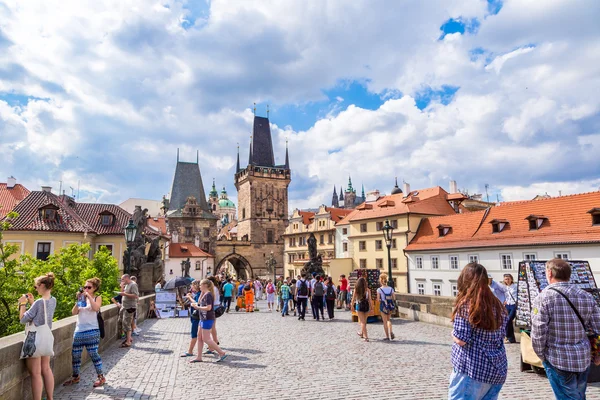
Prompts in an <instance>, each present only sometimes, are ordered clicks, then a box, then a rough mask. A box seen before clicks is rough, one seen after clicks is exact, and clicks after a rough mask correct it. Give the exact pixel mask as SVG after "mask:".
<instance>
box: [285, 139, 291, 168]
mask: <svg viewBox="0 0 600 400" xmlns="http://www.w3.org/2000/svg"><path fill="white" fill-rule="evenodd" d="M285 169H290V156H289V154H288V141H287V140H286V141H285Z"/></svg>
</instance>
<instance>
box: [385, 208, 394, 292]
mask: <svg viewBox="0 0 600 400" xmlns="http://www.w3.org/2000/svg"><path fill="white" fill-rule="evenodd" d="M381 230H382V231H383V238H384V239H385V245H386V246H387V249H388V286H389V287H391V288H393V289H394V290H396V288H395V287H394V280H393V279H392V255H391V248H392V234H393V232H394V227H393V226H391V225H390V221H389V220H388V219H386V220H385V225H384V226H383V228H381Z"/></svg>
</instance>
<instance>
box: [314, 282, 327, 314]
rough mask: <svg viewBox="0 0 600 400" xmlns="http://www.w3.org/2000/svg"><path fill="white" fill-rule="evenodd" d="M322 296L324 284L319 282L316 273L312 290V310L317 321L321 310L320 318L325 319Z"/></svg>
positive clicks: (323, 294)
mask: <svg viewBox="0 0 600 400" xmlns="http://www.w3.org/2000/svg"><path fill="white" fill-rule="evenodd" d="M323 296H325V285H323V282H321V276H320V275H317V276H316V277H315V283H314V286H313V292H312V304H313V311H314V313H315V317H316V319H317V321H318V320H319V311H320V312H321V319H322V320H323V321H325V315H323Z"/></svg>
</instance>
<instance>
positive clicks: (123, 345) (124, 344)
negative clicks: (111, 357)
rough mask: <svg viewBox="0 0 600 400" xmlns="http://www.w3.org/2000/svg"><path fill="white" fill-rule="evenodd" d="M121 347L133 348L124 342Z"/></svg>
mask: <svg viewBox="0 0 600 400" xmlns="http://www.w3.org/2000/svg"><path fill="white" fill-rule="evenodd" d="M119 347H131V345H130V344H127V343H125V342H123V343H121V345H120V346H119Z"/></svg>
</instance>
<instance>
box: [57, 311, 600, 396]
mask: <svg viewBox="0 0 600 400" xmlns="http://www.w3.org/2000/svg"><path fill="white" fill-rule="evenodd" d="M265 309H266V305H264V306H263V308H261V311H260V312H256V313H252V314H246V313H235V312H232V313H230V314H225V315H224V316H223V317H221V318H219V320H218V332H219V340H220V342H221V344H222V348H223V349H224V350H225V351H226V352H227V353H228V354H229V355H230V356H229V358H228V359H227V360H226V361H225V362H224V363H219V364H216V363H214V361H215V358H214V357H212V356H204V361H205V362H203V363H200V364H189V363H188V361H189V358H187V359H186V358H180V357H179V355H180V353H182V352H183V351H186V350H187V347H188V344H189V340H190V336H189V328H190V322H189V319H187V318H180V319H168V320H167V319H164V320H148V321H145V322H144V323H143V324H142V325H141V328H142V330H143V333H142V335H141V336H140V337H139V338H138V340H136V341H135V342H134V345H133V347H132V348H130V349H121V348H118V347H117V346H114V347H112V348H110V349H109V350H107V351H106V352H104V353H103V354H102V359H103V362H104V367H105V370H106V378H107V383H106V385H105V386H104V387H103V388H96V389H94V388H92V383H93V381H94V380H95V378H96V377H95V371H94V369H93V367H91V365H90V364H87V365H86V366H85V368H84V370H83V372H82V380H81V383H80V384H79V385H77V386H74V387H68V388H65V387H61V386H60V383H59V382H57V391H56V393H55V398H56V399H59V400H60V399H73V400H81V399H89V400H92V399H93V400H100V399H112V400H115V399H186V400H193V399H212V398H214V399H219V400H221V399H236V400H241V399H260V400H265V399H294V400H296V399H302V400H311V399H360V400H364V399H444V398H446V393H447V381H448V377H449V375H450V371H451V366H450V348H451V340H450V329H448V328H444V327H440V326H436V325H429V324H425V323H419V322H409V321H403V320H398V319H396V320H394V332H395V334H396V340H395V341H393V342H384V341H382V340H381V339H382V338H383V337H384V334H383V326H382V325H381V323H376V324H369V325H368V329H369V336H370V338H371V341H370V342H369V343H365V342H363V341H361V340H360V339H359V338H358V336H357V335H356V329H357V325H356V324H355V323H352V322H351V321H350V313H349V312H339V313H337V314H336V317H337V319H336V320H334V321H324V322H317V321H314V320H313V319H312V316H311V317H309V316H307V320H306V321H298V320H297V319H296V318H294V317H286V318H282V317H281V316H280V314H278V313H275V312H273V313H268V312H265V311H264V310H265ZM508 354H509V376H508V380H507V383H506V384H505V385H504V388H503V389H502V392H501V396H500V398H502V399H546V400H547V399H552V398H553V395H552V391H551V389H550V385H549V384H548V381H547V380H546V378H544V377H541V376H538V375H535V374H533V373H530V372H520V371H519V348H518V345H516V346H515V345H512V346H509V347H508ZM588 399H600V385H599V384H593V385H592V386H590V387H589V388H588Z"/></svg>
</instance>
